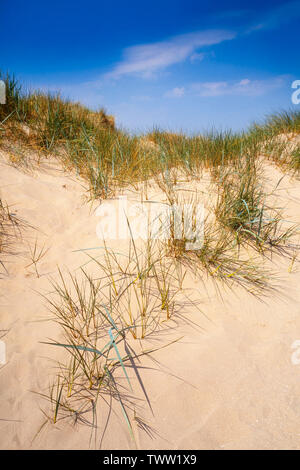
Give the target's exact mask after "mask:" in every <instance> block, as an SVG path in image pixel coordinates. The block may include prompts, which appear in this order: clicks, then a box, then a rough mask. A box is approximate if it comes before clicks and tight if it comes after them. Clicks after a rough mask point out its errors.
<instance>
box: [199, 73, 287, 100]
mask: <svg viewBox="0 0 300 470" xmlns="http://www.w3.org/2000/svg"><path fill="white" fill-rule="evenodd" d="M283 84H284V78H283V77H275V78H272V79H269V80H249V79H248V78H244V79H243V80H240V81H219V82H198V83H193V84H192V85H191V90H192V92H194V93H196V95H198V96H222V95H248V96H257V95H262V94H264V93H267V92H269V91H271V90H273V89H276V88H279V87H281V86H282V85H283Z"/></svg>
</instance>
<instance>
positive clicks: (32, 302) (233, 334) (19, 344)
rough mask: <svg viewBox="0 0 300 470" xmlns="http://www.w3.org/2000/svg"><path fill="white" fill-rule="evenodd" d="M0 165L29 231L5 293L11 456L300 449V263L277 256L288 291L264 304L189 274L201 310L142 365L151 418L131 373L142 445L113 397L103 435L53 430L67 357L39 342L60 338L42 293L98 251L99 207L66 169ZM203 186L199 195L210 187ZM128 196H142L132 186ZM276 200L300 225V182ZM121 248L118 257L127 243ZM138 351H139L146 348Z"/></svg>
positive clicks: (0, 425)
mask: <svg viewBox="0 0 300 470" xmlns="http://www.w3.org/2000/svg"><path fill="white" fill-rule="evenodd" d="M0 164H1V170H0V188H1V197H3V199H4V200H6V201H7V203H8V204H9V206H10V207H11V208H12V210H13V211H14V212H15V213H16V214H17V216H18V217H20V218H21V219H23V220H24V222H25V223H26V224H27V226H26V224H25V226H24V227H23V228H22V239H19V240H18V241H16V247H17V248H16V255H13V256H11V257H10V258H9V261H8V263H7V269H8V275H7V276H5V277H4V278H3V279H2V280H1V286H0V289H1V291H0V292H1V298H0V318H1V328H0V329H1V330H2V329H3V330H8V331H7V333H6V335H5V337H3V338H2V339H3V340H4V341H5V343H6V348H7V363H6V364H5V365H4V366H2V367H1V369H0V389H1V401H0V447H1V448H2V449H30V448H33V449H49V448H51V449H86V448H94V447H96V448H98V447H99V446H101V447H102V448H104V449H120V448H122V449H130V448H135V447H138V448H141V449H164V448H168V449H186V448H191V449H242V448H247V449H254V448H258V449H270V448H272V449H277V448H286V449H298V448H300V444H299V442H300V441H299V435H300V431H299V406H300V364H297V361H295V360H294V361H292V354H293V353H295V351H296V350H295V349H293V348H292V345H293V343H294V342H295V341H296V340H298V339H300V302H299V301H300V292H299V284H300V271H299V269H298V263H297V261H296V262H295V263H294V265H293V266H292V269H291V261H290V260H289V259H288V258H286V257H282V256H280V257H279V256H278V255H274V256H273V258H272V260H269V261H266V264H267V265H268V264H269V265H272V269H273V271H275V272H276V276H277V284H278V285H279V286H280V289H279V290H278V291H276V292H272V294H269V296H266V297H263V298H262V299H258V298H255V297H253V296H251V295H250V294H249V293H247V292H245V291H243V290H242V289H241V288H240V287H235V288H234V289H233V290H230V289H228V288H227V289H226V288H224V287H223V286H221V285H220V286H219V287H220V290H221V292H219V293H218V291H217V290H216V288H215V286H214V284H213V283H212V282H211V281H209V280H206V278H203V279H202V281H201V280H199V279H196V278H194V277H193V276H192V274H188V276H189V277H188V280H187V281H186V282H188V284H189V286H190V289H191V294H190V295H191V296H192V297H193V298H194V299H195V300H196V301H197V306H196V303H195V306H194V307H191V306H189V308H184V307H183V308H182V310H181V311H180V312H179V314H178V316H177V317H176V316H175V318H174V319H171V320H170V321H169V322H166V323H165V326H164V327H163V328H162V329H161V330H160V331H159V332H158V333H157V334H154V335H150V336H149V338H147V339H146V340H145V344H146V347H155V348H160V347H162V346H165V345H167V344H169V343H171V344H169V345H168V346H167V347H164V348H162V349H159V350H158V351H156V352H153V353H152V354H151V355H150V356H143V357H141V359H140V361H138V362H137V365H138V368H139V374H140V377H141V380H142V383H143V386H144V389H145V391H146V393H147V395H148V397H149V401H150V404H151V408H152V411H151V409H150V407H149V403H147V400H146V399H145V394H144V392H143V390H142V388H141V386H140V384H139V382H138V380H137V376H136V374H135V372H134V370H133V369H132V368H130V367H128V374H129V376H130V379H131V380H132V383H133V384H134V396H135V399H134V406H133V407H132V409H131V410H130V411H129V413H130V417H132V423H133V431H134V435H135V442H134V441H133V440H132V438H131V436H130V433H129V432H128V428H127V426H126V422H125V420H124V417H123V415H122V412H121V408H120V406H119V405H118V403H116V402H114V403H113V405H112V411H111V412H110V409H109V408H110V407H109V397H108V396H107V397H103V399H102V401H101V404H100V403H99V411H98V430H97V432H94V433H93V434H92V437H91V428H90V427H88V426H85V425H83V424H80V423H77V424H76V425H73V424H72V422H71V421H68V420H63V421H60V422H58V423H57V424H51V423H50V422H47V421H46V419H45V415H44V414H43V411H44V412H46V413H47V412H48V411H49V404H48V402H47V401H45V400H44V399H43V398H42V397H41V396H40V395H38V394H39V393H47V392H48V390H49V383H50V382H51V379H52V378H53V376H54V374H55V370H56V362H55V361H57V360H60V359H61V360H62V359H63V357H64V354H65V351H64V350H63V349H59V348H55V347H51V346H48V345H45V344H41V342H43V341H47V340H48V339H49V338H57V337H59V335H60V334H61V333H60V330H59V328H58V326H57V325H56V324H55V323H53V322H51V321H50V317H51V315H50V313H49V309H48V306H47V304H46V302H45V298H44V297H43V296H42V295H41V294H44V295H48V294H49V293H50V292H51V284H50V281H49V278H52V279H57V278H58V273H57V267H58V266H59V267H60V268H61V270H62V272H64V273H67V272H68V271H71V272H75V271H76V270H77V269H78V268H79V267H80V266H81V265H82V264H83V263H85V262H86V255H85V254H84V253H83V252H80V251H75V250H80V249H82V248H89V247H95V246H98V245H99V244H100V242H99V238H98V237H97V235H96V226H97V223H98V222H99V217H97V216H96V214H95V209H96V207H97V205H95V204H94V205H92V204H91V203H88V202H87V200H86V196H85V188H84V183H83V182H82V181H81V180H80V179H79V178H76V177H75V176H74V177H72V176H70V175H68V174H66V173H64V172H63V171H62V170H61V169H60V167H59V165H58V164H54V163H52V165H51V166H50V164H49V162H48V163H45V164H44V165H42V166H41V167H40V168H39V169H35V170H33V171H28V172H24V171H21V170H19V169H16V168H14V167H13V166H11V165H8V164H7V161H6V155H5V154H4V152H3V153H2V154H1V163H0ZM264 174H265V177H266V179H267V183H266V184H267V185H268V186H269V187H270V189H271V188H274V187H275V186H276V184H277V182H278V181H279V179H280V178H281V177H282V174H281V171H280V170H278V169H276V168H274V167H273V166H271V165H270V164H266V163H264ZM203 181H204V182H201V181H200V182H199V183H198V190H199V191H200V192H201V191H205V179H204V180H203ZM201 185H202V186H201ZM149 191H150V192H151V187H150V189H149ZM124 194H126V195H127V196H128V198H131V199H132V200H135V198H138V192H136V193H135V192H134V191H132V190H128V191H127V190H126V191H125V192H124ZM153 194H154V195H155V194H156V196H157V198H158V199H159V194H157V193H155V191H154V193H153ZM274 197H275V196H274ZM276 200H277V201H278V204H279V205H280V206H281V207H284V211H285V214H286V218H288V219H289V220H292V221H293V222H297V223H300V213H299V201H300V182H299V181H298V180H297V179H295V178H293V179H292V178H290V177H289V176H285V177H284V179H283V180H282V181H281V183H280V185H279V187H278V188H277V191H276ZM112 204H113V202H112ZM36 240H37V244H38V246H40V247H45V249H47V250H48V251H47V252H46V254H45V256H44V257H43V258H42V259H41V261H40V262H39V263H38V273H39V277H37V275H36V273H35V270H34V266H29V267H28V265H29V264H30V246H31V247H32V246H33V245H34V243H35V241H36ZM112 246H115V247H117V246H118V248H119V249H120V246H119V243H118V242H117V241H114V242H112ZM290 271H291V272H290ZM179 338H180V339H179ZM175 340H176V341H175ZM173 341H175V342H173ZM130 344H131V346H132V347H133V348H134V349H137V350H139V348H140V347H141V346H140V343H139V341H138V340H136V341H134V340H133V339H132V340H131V342H130ZM295 357H296V356H294V358H295ZM293 362H294V363H293ZM121 375H122V374H121V372H120V376H121ZM121 380H122V379H121ZM123 380H124V379H123ZM105 401H106V402H105ZM133 409H135V416H134V415H133ZM42 410H43V411H42ZM134 418H135V419H134ZM107 419H108V425H107V426H106V423H107ZM142 423H143V424H142ZM143 427H144V429H142V428H143Z"/></svg>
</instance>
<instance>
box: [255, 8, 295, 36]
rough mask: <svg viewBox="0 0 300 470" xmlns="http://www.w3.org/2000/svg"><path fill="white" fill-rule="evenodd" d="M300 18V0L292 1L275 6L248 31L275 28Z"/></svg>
mask: <svg viewBox="0 0 300 470" xmlns="http://www.w3.org/2000/svg"><path fill="white" fill-rule="evenodd" d="M299 18H300V2H299V1H292V2H287V3H284V4H281V5H278V6H276V7H274V8H273V9H271V10H269V11H268V12H267V13H266V14H265V15H264V16H262V17H261V18H259V20H258V21H257V22H256V23H254V24H253V25H252V26H250V28H249V29H248V31H247V32H248V33H251V32H253V31H257V30H260V29H275V28H277V27H279V26H280V25H282V24H286V23H289V22H290V21H293V20H297V19H299Z"/></svg>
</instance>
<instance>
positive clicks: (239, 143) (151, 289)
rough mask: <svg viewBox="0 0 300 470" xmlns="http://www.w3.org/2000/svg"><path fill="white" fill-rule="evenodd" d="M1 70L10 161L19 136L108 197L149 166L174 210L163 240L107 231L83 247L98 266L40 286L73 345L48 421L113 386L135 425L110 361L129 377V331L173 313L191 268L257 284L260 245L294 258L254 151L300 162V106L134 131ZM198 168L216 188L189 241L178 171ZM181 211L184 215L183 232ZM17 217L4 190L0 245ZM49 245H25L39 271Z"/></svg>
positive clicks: (0, 126) (256, 288)
mask: <svg viewBox="0 0 300 470" xmlns="http://www.w3.org/2000/svg"><path fill="white" fill-rule="evenodd" d="M0 78H2V79H4V80H5V83H6V89H7V103H6V105H3V106H1V107H0V146H2V147H3V148H9V149H11V144H12V143H13V144H14V146H15V148H17V149H18V151H17V154H18V152H19V154H18V156H15V157H12V158H11V163H13V164H14V165H17V166H21V165H23V163H24V161H25V160H26V152H25V153H22V149H23V148H24V149H27V150H28V149H29V150H30V149H31V150H34V151H36V152H38V154H39V155H40V154H42V155H43V156H44V157H45V158H52V157H53V156H55V158H56V159H58V160H59V161H60V162H61V163H62V165H63V166H64V168H65V169H67V170H69V171H74V172H76V174H77V175H79V176H80V177H82V178H83V179H84V180H85V181H86V182H87V183H88V187H89V192H90V198H91V199H103V198H107V197H109V196H111V195H112V194H114V193H116V192H117V191H118V189H119V188H121V187H125V186H128V185H129V184H134V185H135V184H138V183H140V182H147V181H149V180H150V179H151V178H152V179H153V182H154V183H153V184H156V185H157V186H158V188H159V189H160V190H161V191H162V193H163V194H164V196H165V204H166V205H167V206H168V208H169V210H170V214H171V216H170V226H169V231H170V236H169V239H168V240H167V241H166V242H161V241H160V242H157V241H153V240H152V239H151V237H149V239H148V241H147V242H146V244H145V245H144V246H143V247H142V249H141V248H140V247H138V246H137V245H136V243H135V241H134V239H133V237H131V240H130V243H129V246H128V252H127V253H126V255H125V256H121V257H120V256H119V254H117V253H115V252H114V251H112V250H110V249H109V248H108V247H107V245H106V243H105V240H104V246H103V247H102V248H103V250H104V251H103V256H102V257H100V258H98V257H97V258H96V257H92V256H90V255H89V262H90V263H93V266H94V267H96V268H97V269H96V272H97V275H95V274H94V275H93V276H92V275H91V274H89V273H88V271H87V270H85V269H83V268H82V270H81V274H80V276H79V277H75V276H73V275H72V274H70V277H69V279H68V280H66V279H65V277H63V276H62V274H61V273H60V281H59V282H58V283H54V285H53V288H54V292H55V299H52V298H47V301H48V302H49V304H50V308H51V311H52V313H53V314H54V320H55V321H56V322H57V323H58V324H59V325H60V326H61V327H62V330H63V335H64V340H63V341H64V342H62V341H52V342H51V344H54V345H56V346H59V347H63V348H65V350H66V353H67V355H68V361H67V363H66V364H64V365H62V364H60V368H59V373H58V375H57V381H56V382H55V384H54V385H53V387H52V388H51V391H50V394H49V396H48V399H50V402H51V403H52V405H53V421H54V423H55V422H57V421H58V419H60V418H61V417H65V416H70V415H71V416H73V417H74V418H75V421H77V420H82V421H83V422H85V420H86V418H85V416H86V413H89V412H91V413H92V415H93V413H95V409H96V408H95V407H96V404H97V401H98V399H99V396H100V395H101V394H102V393H103V394H106V393H109V394H111V395H112V396H113V397H114V398H116V399H117V400H118V401H119V402H120V404H121V407H122V411H123V414H124V416H125V419H126V422H127V424H128V426H129V430H130V432H131V433H132V429H131V425H130V420H129V417H128V415H127V411H126V403H127V402H126V400H125V399H124V398H122V394H121V392H120V388H119V384H118V381H117V380H116V379H115V370H116V369H118V370H122V371H123V376H124V379H125V383H127V385H129V388H130V387H131V384H130V380H129V377H128V375H127V371H126V367H125V365H126V361H128V360H132V359H133V356H134V355H133V354H132V352H131V353H129V352H128V351H129V349H128V348H127V342H128V338H130V339H131V340H137V339H138V340H143V339H144V338H146V337H147V336H148V335H150V334H153V333H154V332H155V331H157V330H158V329H160V328H161V326H162V324H163V323H164V322H166V321H168V320H171V319H172V318H175V317H176V312H177V310H178V307H179V306H182V305H183V303H182V298H183V297H182V294H183V293H184V278H185V272H186V270H189V269H191V270H192V271H193V272H194V273H196V274H198V273H201V274H203V273H206V274H207V275H209V276H210V277H211V278H213V280H216V281H220V282H223V283H226V284H229V285H230V286H232V285H240V286H242V287H244V288H245V289H246V290H247V291H249V292H251V293H254V294H256V295H261V294H263V293H265V292H269V291H270V290H271V289H272V275H271V273H269V272H267V271H266V270H264V268H263V267H261V266H260V264H261V262H262V259H263V258H262V257H263V255H264V254H266V253H269V252H270V251H274V250H275V249H277V251H279V252H282V251H284V252H285V253H289V255H290V259H291V270H292V268H293V264H294V262H295V260H296V257H297V255H296V250H297V249H298V246H297V245H295V244H293V243H290V240H291V239H292V238H293V237H294V235H295V233H296V230H297V228H296V227H294V226H292V224H290V225H289V227H288V228H285V229H283V227H282V219H283V216H282V215H281V212H280V210H278V209H277V208H274V207H273V206H272V205H270V204H269V200H268V194H266V193H265V190H264V187H263V180H262V176H261V163H260V156H262V155H265V156H266V157H268V158H270V159H271V160H273V161H274V162H276V164H278V165H280V166H281V167H282V168H283V169H284V170H287V171H292V172H294V173H297V172H299V169H300V147H299V138H298V140H297V135H298V137H299V133H300V113H299V112H285V113H279V114H277V115H273V116H271V117H270V118H268V119H267V120H266V122H265V123H263V124H254V125H253V126H252V127H251V129H250V130H249V131H248V132H242V133H236V134H234V133H231V132H223V133H216V132H213V133H207V134H205V135H197V136H186V135H183V134H174V133H168V132H161V131H159V130H157V129H155V130H153V131H152V132H150V133H148V134H146V135H143V136H136V135H135V136H131V135H129V134H127V133H125V132H123V131H120V130H118V129H116V128H115V125H114V120H113V118H112V117H111V116H108V115H107V114H106V113H105V111H104V110H99V111H98V112H94V111H91V110H89V109H87V108H85V107H84V106H81V105H80V104H78V103H72V102H69V101H67V100H64V99H63V98H61V97H60V96H59V95H56V94H43V93H41V92H36V93H25V92H23V91H22V88H21V87H20V86H19V85H18V83H17V81H16V80H15V79H14V78H13V77H10V76H8V75H7V76H3V75H1V74H0ZM295 139H296V140H295ZM20 155H21V156H20ZM204 171H206V172H207V173H209V175H210V179H211V181H210V191H211V194H212V195H214V196H215V199H214V198H213V196H212V197H211V200H212V201H211V207H210V208H209V213H208V215H207V217H206V218H205V224H204V230H203V233H202V235H201V245H200V246H199V247H195V248H193V247H191V243H190V242H193V241H195V240H194V239H191V237H190V234H191V233H195V230H196V227H197V222H199V220H198V217H199V215H198V213H197V206H198V205H199V204H200V203H201V200H200V199H199V195H198V194H197V193H191V194H190V195H189V196H188V197H187V198H186V199H183V198H182V195H181V194H180V191H179V190H178V187H177V183H178V180H179V179H180V175H182V174H183V175H185V176H186V177H187V178H189V180H190V181H195V180H199V179H200V178H201V175H202V173H203V172H204ZM184 203H186V204H188V205H189V207H190V213H189V214H188V215H187V214H186V213H181V212H178V211H177V212H176V207H177V208H178V207H179V206H180V205H182V204H184ZM187 217H188V224H189V225H188V226H187V223H186V222H187ZM176 218H177V219H178V218H179V219H180V222H181V224H182V226H183V227H185V231H184V233H181V236H178V234H177V233H176ZM15 223H16V221H15V219H14V217H13V216H12V215H11V214H10V212H9V211H8V210H7V208H6V207H5V206H4V205H3V204H2V202H1V201H0V255H1V253H2V252H4V251H5V250H6V247H7V246H8V244H7V242H8V240H9V238H8V235H7V233H8V232H7V227H8V225H14V224H15ZM194 238H195V237H194ZM196 238H197V237H196ZM188 244H190V245H188ZM289 250H291V251H289ZM45 254H46V250H45V248H44V247H42V248H39V247H38V245H37V242H36V243H35V245H34V247H33V248H31V250H30V256H31V264H30V266H34V268H35V272H36V275H37V277H39V271H38V266H37V265H38V262H39V261H40V260H41V259H42V258H43V256H44V255H45ZM1 263H2V261H1ZM141 354H144V352H143V351H142V352H141ZM127 399H128V403H131V398H128V397H127Z"/></svg>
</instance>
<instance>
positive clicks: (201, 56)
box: [190, 52, 205, 64]
mask: <svg viewBox="0 0 300 470" xmlns="http://www.w3.org/2000/svg"><path fill="white" fill-rule="evenodd" d="M204 55H205V54H204V53H203V52H200V53H199V52H195V53H194V54H192V55H191V57H190V61H191V63H192V64H194V63H195V62H200V61H201V60H203V59H204Z"/></svg>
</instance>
